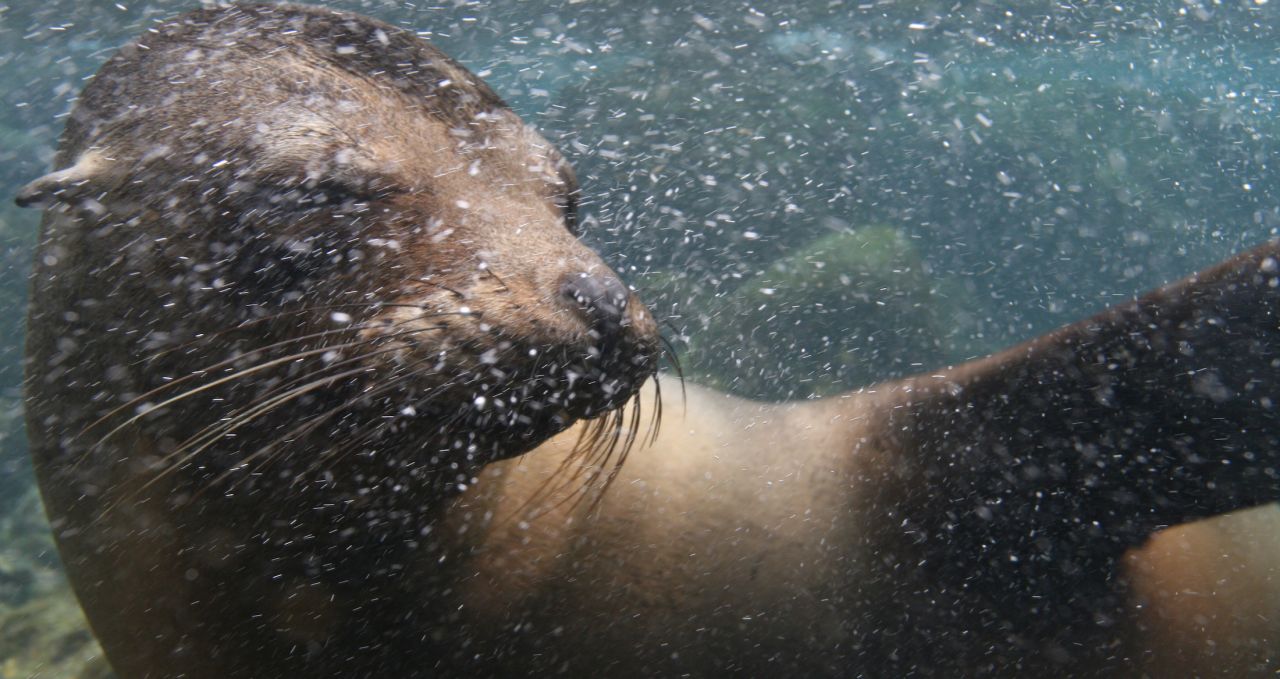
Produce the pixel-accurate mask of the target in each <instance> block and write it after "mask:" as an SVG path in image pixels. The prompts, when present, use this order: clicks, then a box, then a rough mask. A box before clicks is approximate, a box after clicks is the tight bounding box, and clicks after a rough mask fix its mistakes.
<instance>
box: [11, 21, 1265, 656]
mask: <svg viewBox="0 0 1280 679" xmlns="http://www.w3.org/2000/svg"><path fill="white" fill-rule="evenodd" d="M331 4H332V5H333V6H336V7H341V8H345V9H354V10H357V11H361V12H364V13H367V14H371V15H374V16H377V17H379V18H381V19H384V20H386V21H389V22H392V23H395V24H398V25H402V26H406V27H409V28H412V29H413V30H415V31H418V32H419V33H420V34H421V35H423V36H424V37H426V38H428V39H430V40H432V41H433V42H435V43H436V44H437V45H438V46H440V47H442V48H443V49H444V50H445V51H447V52H449V53H450V54H452V55H453V56H455V57H456V58H458V59H459V60H460V61H462V62H463V63H464V64H466V65H467V66H468V67H470V68H471V69H473V70H474V71H476V72H478V73H480V74H481V75H482V76H484V77H485V78H486V79H487V80H488V81H489V82H490V84H491V85H493V87H494V88H495V89H496V90H497V91H498V92H499V93H501V94H502V95H503V96H505V97H506V98H507V99H508V100H509V101H510V102H511V103H512V104H513V106H514V107H515V108H516V109H517V110H518V111H519V112H520V113H521V114H522V115H524V116H525V117H526V118H527V119H528V120H530V121H532V122H533V123H535V124H536V125H537V126H538V127H540V128H541V129H542V130H543V131H544V132H545V133H546V134H547V136H548V137H549V138H551V139H552V140H553V141H555V142H557V143H558V144H559V145H560V146H561V148H562V149H563V150H564V151H565V154H566V155H567V156H568V157H569V158H570V159H571V160H572V161H573V162H574V163H575V165H576V166H577V169H578V174H579V177H580V178H581V180H582V184H583V187H584V191H585V195H586V200H585V205H584V207H585V209H586V210H587V212H588V213H589V217H588V219H587V225H588V226H587V233H586V236H585V237H586V239H587V240H588V241H589V242H590V243H591V244H592V245H593V246H594V247H596V248H598V249H599V250H600V251H601V252H602V253H603V254H604V255H605V257H606V259H607V260H608V261H609V263H610V264H612V265H613V266H614V267H615V268H616V269H618V270H619V271H620V272H621V273H622V274H623V276H624V277H625V278H626V279H627V280H628V281H629V282H630V283H632V284H633V285H635V286H637V287H638V288H639V289H640V290H641V291H642V292H643V294H644V296H645V298H646V299H647V300H649V301H650V303H651V305H652V306H653V308H654V309H655V311H657V313H658V314H659V316H660V317H662V318H664V319H666V321H665V323H666V326H667V333H668V334H669V335H670V336H672V337H673V338H677V339H678V340H679V343H680V344H681V346H682V349H683V351H682V354H683V357H684V358H683V360H684V363H685V367H686V372H687V373H689V374H690V375H692V376H693V378H694V379H697V380H699V381H703V382H709V383H712V384H715V385H717V386H719V387H720V388H722V389H726V390H730V391H733V392H735V393H738V394H742V395H748V396H754V397H759V398H771V399H780V398H804V397H809V396H812V395H819V394H826V393H831V392H832V391H835V390H840V389H847V388H852V387H856V386H858V385H862V384H867V383H870V382H873V381H876V380H880V379H885V378H890V377H895V376H900V375H903V374H907V373H911V372H915V371H918V370H924V369H927V368H929V367H931V366H937V365H942V364H946V363H951V362H956V361H959V360H963V359H965V358H969V357H972V356H977V355H982V354H985V353H987V352H990V351H992V350H994V349H998V348H1000V347H1002V346H1005V345H1007V344H1010V343H1013V342H1016V341H1019V340H1022V339H1026V338H1028V337H1031V336H1034V335H1036V334H1039V333H1041V332H1044V331H1046V330H1049V329H1051V328H1053V327H1055V326H1057V325H1060V324H1062V323H1065V322H1068V321H1070V320H1074V319H1076V318H1079V317H1081V316H1083V315H1086V314H1088V313H1090V312H1092V311H1095V310H1098V309H1100V308H1102V307H1104V306H1106V305H1108V304H1110V303H1114V302H1117V301H1121V300H1123V299H1126V298H1129V297H1131V296H1132V295H1133V294H1134V293H1136V292H1139V291H1141V290H1143V289H1146V288H1149V287H1152V286H1155V285H1158V284H1160V283H1162V282H1164V281H1167V280H1170V279H1173V278H1176V277H1179V276H1181V275H1183V274H1186V273H1189V272H1191V271H1193V270H1195V269H1197V268H1199V267H1201V266H1204V265H1206V264H1208V263H1210V262H1212V261H1214V260H1216V259H1219V258H1221V257H1223V256H1225V255H1227V254H1228V253H1230V252H1232V251H1235V250H1238V249H1241V248H1243V247H1244V246H1246V245H1249V244H1252V243H1255V242H1259V241H1261V240H1264V239H1266V238H1267V237H1269V236H1272V235H1274V234H1275V232H1276V228H1277V225H1278V224H1280V204H1278V203H1277V197H1278V195H1280V185H1278V184H1277V179H1278V177H1277V172H1276V169H1275V168H1274V167H1273V160H1272V159H1273V158H1274V157H1275V151H1276V145H1277V144H1276V139H1277V138H1280V135H1277V127H1280V122H1277V116H1276V105H1277V101H1278V100H1280V85H1278V84H1277V83H1280V63H1278V62H1280V53H1277V51H1276V45H1277V44H1280V41H1278V40H1277V39H1278V38H1280V36H1278V35H1277V33H1278V32H1280V31H1278V29H1277V27H1278V26H1280V21H1278V19H1280V16H1278V15H1277V8H1276V7H1275V5H1274V4H1269V3H1267V2H1266V1H1265V0H1248V1H1237V0H1223V1H1221V2H1212V1H1209V0H1204V1H1203V2H1200V1H1196V0H1178V1H1166V2H1134V3H1123V4H1119V3H1091V4H1089V6H1088V7H1071V6H1067V5H1068V3H1062V2H1040V1H1033V2H1017V3H1014V2H1002V3H996V2H975V3H968V4H967V6H966V7H962V8H958V9H957V8H952V4H953V3H950V2H947V3H940V2H857V1H841V0H830V1H829V0H814V1H811V2H796V3H773V2H769V3H766V2H759V3H754V4H753V3H752V2H741V1H737V0H734V1H720V0H717V1H710V2H698V3H690V4H689V5H686V4H684V3H677V2H630V1H625V2H624V1H622V0H612V1H610V0H602V1H597V0H571V1H569V2H546V3H541V2H504V3H499V2H492V3H491V2H463V1H461V0H457V1H452V2H445V3H425V2H424V3H416V2H389V1H388V2H380V1H374V0H370V1H366V2H339V3H331ZM190 6H191V3H185V2H138V3H135V2H127V1H126V2H122V3H120V4H113V3H111V2H106V3H95V4H94V5H93V6H92V7H87V6H82V4H81V3H76V2H68V1H65V0H53V1H42V2H34V1H32V0H14V1H9V2H5V1H3V0H0V196H4V197H5V199H4V201H3V202H2V203H0V309H2V310H3V313H0V678H2V677H26V676H30V675H32V673H38V674H39V676H51V677H74V676H82V677H89V676H103V675H102V673H103V672H105V670H104V669H103V667H102V666H101V663H97V662H95V661H94V660H93V659H92V658H93V655H94V650H93V646H92V643H91V641H90V638H89V637H88V635H87V633H86V632H85V631H84V630H83V627H82V623H81V622H80V620H79V619H78V617H77V611H76V609H75V607H74V605H73V603H72V601H71V599H70V597H69V595H68V594H67V592H66V590H65V585H64V584H63V583H62V581H61V580H60V578H59V576H58V574H57V570H56V557H55V556H54V554H53V552H52V551H51V542H50V541H49V539H48V537H47V535H46V532H47V527H46V526H45V525H44V523H43V517H42V516H41V515H40V511H39V505H38V500H37V499H36V496H35V494H34V492H33V490H32V485H31V479H30V475H29V467H28V464H27V462H26V449H25V443H24V441H23V436H22V431H21V430H22V425H21V418H22V415H21V398H20V391H21V390H20V381H21V365H20V357H21V345H22V327H21V326H22V323H21V319H22V315H23V306H24V299H25V295H26V282H25V277H26V274H27V271H28V269H29V267H28V262H27V260H28V258H29V256H30V249H31V245H32V243H33V241H34V239H35V233H36V228H37V222H38V215H37V214H36V213H35V212H31V211H22V210H19V209H17V208H16V207H13V206H12V204H11V202H10V200H9V198H8V197H10V196H12V195H13V194H14V193H15V191H16V190H17V188H18V187H19V186H21V185H22V184H23V183H24V182H26V181H29V180H30V179H33V178H35V177H36V176H39V175H40V174H42V173H43V172H45V171H47V170H48V165H49V162H50V159H51V157H52V154H53V150H54V146H55V144H56V141H57V135H58V133H59V131H60V129H61V122H60V121H61V118H62V117H63V116H64V115H65V114H66V112H67V111H68V109H69V107H70V106H71V104H72V102H73V101H74V97H75V96H76V94H77V92H78V91H79V89H80V87H81V86H82V85H83V83H84V81H85V79H86V78H88V77H89V76H90V75H92V73H93V72H94V70H95V69H96V67H97V66H98V65H99V64H100V63H101V62H102V61H103V60H105V59H106V57H107V56H109V55H110V53H111V52H112V51H113V50H114V49H115V48H116V47H117V46H119V45H120V44H121V43H122V42H124V41H126V40H127V39H129V38H130V37H132V36H133V35H135V34H137V33H139V32H141V31H143V30H145V29H146V27H147V26H148V25H150V24H151V23H153V22H154V21H156V20H158V19H161V18H164V17H167V16H171V15H173V14H175V13H177V12H179V11H181V10H182V9H186V8H189V7H190Z"/></svg>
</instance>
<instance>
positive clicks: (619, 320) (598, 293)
mask: <svg viewBox="0 0 1280 679" xmlns="http://www.w3.org/2000/svg"><path fill="white" fill-rule="evenodd" d="M560 294H561V296H563V297H564V298H565V299H566V300H568V301H569V302H571V303H572V304H573V305H574V306H576V307H577V308H578V309H580V310H581V311H582V313H583V314H584V315H586V317H587V320H588V322H590V323H591V327H592V328H593V329H595V330H597V331H599V332H601V333H602V334H604V335H613V334H616V333H617V332H618V331H619V330H621V328H622V327H623V326H624V325H625V324H626V322H627V300H629V299H630V298H631V291H630V290H628V289H627V286H626V285H624V284H623V282H622V281H621V280H619V279H618V277H617V276H615V275H613V273H612V272H608V273H587V272H579V273H573V274H569V275H568V276H565V278H564V282H563V283H561V285H560Z"/></svg>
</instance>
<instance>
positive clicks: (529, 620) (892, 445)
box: [19, 5, 1280, 679]
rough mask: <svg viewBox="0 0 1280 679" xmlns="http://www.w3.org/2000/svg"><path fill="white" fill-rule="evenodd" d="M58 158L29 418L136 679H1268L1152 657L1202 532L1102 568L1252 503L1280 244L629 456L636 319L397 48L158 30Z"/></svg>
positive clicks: (466, 97) (41, 271)
mask: <svg viewBox="0 0 1280 679" xmlns="http://www.w3.org/2000/svg"><path fill="white" fill-rule="evenodd" d="M246 82H251V83H252V84H253V86H252V87H246V86H244V83H246ZM56 166H57V170H56V171H55V172H53V173H52V174H50V175H47V176H46V177H44V178H41V179H39V180H37V181H36V182H33V183H32V184H31V185H30V186H29V187H28V188H27V189H24V191H23V192H22V193H21V194H20V196H19V201H20V202H21V203H24V204H35V203H45V204H48V205H49V209H48V211H47V213H46V221H45V226H44V231H43V235H42V242H41V246H40V250H39V252H38V254H37V258H36V259H37V268H36V272H35V275H34V283H33V301H32V310H31V316H30V322H29V340H28V365H27V370H28V381H27V410H28V423H29V429H30V433H31V439H32V448H33V454H34V458H35V463H36V469H37V473H38V475H39V479H40V483H41V489H42V492H43V494H44V498H45V502H46V506H47V509H48V512H49V515H50V519H51V521H52V523H53V526H54V530H55V533H56V535H57V538H58V543H59V548H60V550H61V553H62V555H63V558H64V561H65V562H66V565H67V569H68V572H69V574H70V578H71V581H72V583H73V585H74V587H75V589H76V593H77V595H78V596H79V598H80V601H81V603H82V604H83V607H84V609H85V611H86V613H87V615H88V618H89V620H90V622H91V624H92V626H93V628H94V632H95V634H96V635H97V636H98V638H99V639H100V640H101V642H102V644H103V647H104V649H105V651H106V653H107V655H108V657H109V659H110V660H111V663H112V665H113V667H114V668H115V670H116V671H117V672H118V674H119V675H120V676H122V677H124V678H126V679H132V678H134V677H177V676H182V677H188V678H194V679H206V678H207V679H215V678H216V679H227V678H230V677H245V678H252V679H266V678H271V677H300V676H305V677H334V678H338V677H341V678H344V679H350V678H353V677H419V676H422V677H425V676H522V675H524V676H535V675H536V676H542V675H546V674H551V673H565V674H569V675H593V676H594V675H607V676H627V675H632V676H654V675H675V674H694V675H717V674H776V675H795V676H913V675H922V676H973V675H1014V676H1023V675H1027V674H1032V673H1037V672H1038V673H1047V674H1051V675H1072V676H1081V675H1086V676H1087V675H1113V676H1114V675H1121V676H1123V675H1126V674H1132V673H1135V672H1141V671H1144V670H1146V669H1149V668H1167V667H1177V666H1189V665H1183V664H1180V663H1181V661H1182V660H1183V659H1184V658H1185V657H1191V658H1192V659H1203V658H1210V659H1211V661H1210V667H1209V668H1210V669H1217V670H1223V671H1226V672H1227V673H1231V674H1234V675H1235V676H1239V675H1241V674H1245V673H1250V672H1256V671H1259V670H1260V669H1261V668H1265V667H1267V666H1268V665H1269V664H1270V663H1272V658H1273V656H1272V654H1271V650H1270V648H1269V644H1268V643H1267V642H1266V639H1275V638H1277V637H1275V636H1270V637H1268V636H1267V635H1268V634H1270V631H1265V632H1259V636H1258V637H1253V638H1251V639H1245V638H1243V635H1245V634H1248V633H1249V632H1248V631H1245V630H1243V629H1242V628H1241V627H1234V628H1232V629H1231V631H1230V632H1229V633H1228V634H1229V635H1230V638H1229V639H1222V640H1221V643H1218V640H1217V639H1212V638H1211V639H1210V640H1211V641H1214V642H1215V644H1216V645H1215V646H1213V648H1216V649H1230V652H1231V654H1232V655H1231V658H1230V660H1229V661H1226V660H1223V661H1221V662H1218V661H1219V660H1221V658H1219V657H1216V656H1214V655H1213V654H1212V653H1209V652H1208V651H1205V652H1204V653H1189V652H1188V651H1187V650H1186V648H1185V642H1186V640H1187V639H1188V638H1191V637H1194V635H1195V634H1196V633H1197V632H1196V630H1191V632H1188V631H1187V629H1188V628H1187V627H1186V625H1185V620H1183V619H1182V617H1181V613H1180V610H1181V609H1180V608H1179V606H1178V604H1179V601H1178V600H1177V597H1176V596H1174V597H1170V596H1167V595H1168V593H1169V592H1170V588H1176V587H1177V586H1178V585H1177V584H1170V583H1178V582H1185V579H1182V580H1180V579H1179V577H1178V576H1177V574H1176V572H1175V571H1176V570H1177V568H1181V567H1185V564H1186V562H1187V557H1186V555H1187V554H1196V553H1199V554H1204V553H1205V552H1204V551H1203V550H1205V549H1213V548H1216V547H1220V546H1221V543H1220V542H1215V541H1218V540H1219V539H1220V538H1222V535H1223V534H1222V533H1218V532H1215V531H1212V530H1209V531H1207V532H1206V531H1202V532H1199V533H1197V532H1196V530H1191V529H1188V530H1185V531H1184V532H1182V533H1180V534H1173V535H1174V537H1179V535H1180V538H1179V539H1182V540H1184V541H1186V543H1187V544H1192V543H1193V542H1199V543H1200V547H1198V548H1197V547H1195V546H1192V547H1189V548H1187V549H1182V548H1181V547H1179V546H1178V545H1176V544H1169V543H1167V542H1166V543H1161V540H1162V538H1161V537H1157V538H1156V544H1154V545H1149V546H1148V548H1147V551H1144V552H1139V553H1137V554H1138V556H1134V554H1135V552H1134V551H1133V550H1135V549H1139V548H1142V547H1143V546H1144V545H1146V544H1147V542H1148V540H1149V538H1150V536H1151V535H1153V534H1157V532H1158V531H1160V530H1161V529H1164V528H1166V527H1168V526H1173V525H1177V524H1182V523H1184V522H1188V521H1193V520H1196V519H1200V518H1204V517H1209V516H1213V515H1216V514H1220V513H1224V512H1228V511H1232V510H1235V509H1240V508H1245V507H1250V506H1254V505H1258V504H1261V503H1265V502H1270V501H1273V500H1275V499H1276V498H1277V497H1280V481H1277V475H1276V473H1275V468H1276V462H1277V453H1280V443H1278V442H1277V436H1278V435H1277V434H1276V433H1275V432H1280V428H1277V427H1276V421H1275V414H1274V411H1273V404H1274V403H1276V402H1280V374H1278V373H1280V329H1278V328H1280V325H1278V324H1277V322H1276V317H1275V310H1276V309H1277V304H1276V302H1277V301H1278V300H1277V296H1278V295H1280V292H1278V288H1277V285H1276V284H1277V281H1278V280H1280V279H1278V278H1277V277H1278V276H1280V272H1278V271H1277V269H1280V266H1278V265H1277V264H1276V262H1277V258H1280V250H1278V246H1277V245H1276V244H1275V243H1272V244H1268V245H1264V246H1262V247H1260V248H1258V249H1255V250H1253V251H1250V252H1247V253H1244V254H1242V255H1240V256H1238V257H1236V258H1234V259H1232V260H1229V261H1228V262H1225V263H1223V264H1221V265H1219V266H1218V267H1215V268H1213V269H1210V270H1206V271H1205V272H1202V273H1201V274H1198V275H1197V276H1195V277H1193V278H1191V279H1188V280H1185V281H1182V282H1180V283H1177V284H1174V285H1172V286H1170V287H1167V288H1164V289H1161V290H1159V291H1156V292H1154V293H1152V294H1151V295H1149V296H1146V297H1144V298H1142V299H1140V300H1137V301H1135V302H1133V303H1131V304H1128V305H1123V306H1120V307H1116V308H1114V309H1112V310H1109V311H1106V312H1104V313H1102V314H1100V315H1099V316H1096V317H1094V318H1092V319H1089V320H1086V321H1083V322H1081V323H1078V324H1074V325H1071V326H1067V327H1065V328H1063V329H1060V330H1058V331H1055V332H1054V333H1051V334H1050V335H1047V336H1045V337H1043V338H1040V339H1038V340H1035V341H1033V342H1030V343H1027V344H1025V345H1022V346H1019V347H1015V348H1013V349H1010V350H1008V351H1005V352H1002V353H1000V354H997V355H995V356H992V357H989V358H986V359H983V360H980V361H975V362H973V363H969V364H965V365H961V366H957V367H955V368H952V369H948V370H941V371H938V372H936V373H931V374H927V375H921V376H917V377H914V378H909V379H906V380H901V381H898V382H893V383H888V384H883V385H878V386H876V387H873V388H869V389H865V390H861V391H858V392H855V393H851V394H846V395H844V396H841V397H836V398H831V399H827V400H822V401H814V402H806V403H796V404H781V405H765V404H758V403H751V402H746V401H741V400H737V399H732V398H729V397H725V396H722V395H717V394H714V393H712V392H709V391H706V390H702V389H699V388H697V387H695V386H693V385H689V386H688V396H687V398H686V399H681V398H679V397H678V396H677V395H676V392H678V391H679V388H678V387H679V385H677V384H675V383H673V382H671V381H665V382H660V383H659V384H663V383H665V384H666V387H667V388H666V389H664V393H663V396H661V397H660V398H661V399H662V401H661V403H662V404H663V405H664V411H665V412H666V416H665V418H664V419H665V422H664V424H663V427H662V428H661V430H660V434H659V435H658V438H656V439H655V440H653V441H648V440H646V438H645V437H644V436H637V434H639V433H640V429H641V425H642V423H643V422H644V421H645V418H646V413H649V412H653V410H652V406H651V405H650V402H649V401H648V400H646V399H647V395H646V394H644V393H641V394H640V397H639V400H636V394H637V389H638V388H639V385H640V384H641V383H643V382H644V381H645V380H646V379H647V378H648V377H649V376H650V375H651V374H652V372H653V370H654V364H655V360H656V354H657V350H656V346H657V337H656V330H655V326H654V323H653V321H652V319H651V318H650V317H649V315H648V313H647V312H645V311H644V309H643V307H642V305H640V304H639V303H638V301H637V300H635V299H634V297H633V296H632V295H631V294H630V293H629V291H627V290H626V288H625V287H623V286H622V284H621V283H620V282H619V281H618V279H617V278H616V276H615V275H614V274H613V273H612V272H609V271H608V270H607V268H606V267H604V265H603V264H602V263H600V261H599V259H598V258H597V257H596V256H595V255H594V254H592V253H591V252H590V251H589V250H587V249H586V248H585V247H584V246H582V245H581V244H580V243H578V242H577V240H576V239H575V238H573V235H572V234H571V232H570V231H569V228H568V227H572V226H573V224H572V222H573V205H574V199H575V193H576V187H575V185H574V182H573V177H572V173H571V171H570V170H569V168H568V166H567V165H566V164H565V163H564V161H563V159H562V158H560V156H559V154H557V153H556V152H555V150H554V149H553V148H551V146H550V145H549V144H547V143H546V142H545V140H543V139H542V138H541V137H540V136H538V135H537V134H536V133H535V132H533V131H532V130H530V129H529V128H528V127H526V126H525V125H524V124H523V123H521V122H520V121H519V119H518V118H516V117H515V116H514V114H512V113H511V112H510V111H509V110H507V109H506V108H505V107H504V106H503V105H502V104H501V101H500V100H499V99H498V98H497V96H496V95H494V94H493V93H492V92H491V91H489V90H488V88H487V87H485V86H484V85H483V83H481V82H480V81H479V80H478V79H476V78H475V77H474V76H473V75H471V74H469V73H468V72H466V71H465V69H463V68H462V67H461V66H459V65H457V64H456V63H454V62H452V61H450V60H449V59H448V58H447V57H445V56H444V55H443V54H440V53H439V52H438V51H436V50H434V49H433V48H431V47H429V46H428V45H426V44H425V43H424V42H422V41H421V40H419V39H417V38H416V37H415V36H413V35H411V34H409V33H407V32H404V31H401V30H398V29H395V28H393V27H390V26H387V25H385V24H381V23H379V22H376V21H373V20H370V19H366V18H363V17H358V16H356V15H351V14H343V13H337V12H328V11H325V10H319V9H310V8H301V7H294V6H288V5H282V6H256V5H250V6H235V7H227V8H218V9H211V10H204V11H200V12H195V13H193V14H190V15H186V16H184V17H180V18H178V19H175V20H173V21H171V22H167V23H165V24H163V25H161V26H159V27H157V28H156V29H155V31H154V32H152V33H149V34H148V35H147V36H144V38H143V39H141V40H140V42H139V43H137V44H135V45H132V46H129V47H126V48H125V49H124V50H122V52H121V53H120V54H119V55H118V56H117V57H115V58H113V59H112V60H111V61H110V62H108V64H107V65H106V66H104V67H103V69H102V71H101V72H100V73H99V74H98V76H96V77H95V79H94V81H93V82H92V83H91V84H90V85H89V86H88V88H87V89H86V91H85V93H84V95H83V96H82V97H81V99H80V103H79V105H78V106H77V108H76V109H75V111H73V113H72V115H71V117H70V119H69V123H68V129H67V133H66V136H65V138H64V142H63V146H62V148H61V150H60V152H59V155H58V158H57V161H56ZM654 398H659V397H657V396H656V395H655V396H654ZM627 403H630V405H625V404H627ZM641 408H643V411H642V410H640V409H641ZM601 414H603V417H602V418H598V419H595V420H592V421H590V422H588V423H587V424H585V425H583V424H579V425H578V429H574V430H570V431H568V432H565V433H561V434H559V436H556V435H557V433H559V432H561V431H563V430H565V429H566V428H568V427H570V426H571V425H572V424H573V423H574V422H575V421H577V420H581V419H582V418H587V417H592V416H597V415H601ZM602 423H603V426H602ZM583 428H585V429H586V430H587V434H586V436H585V439H582V438H578V437H577V436H578V434H579V433H580V431H579V429H583ZM583 440H585V444H580V443H577V442H579V441H583ZM611 440H612V441H614V443H610V441H611ZM544 442H546V443H545V444H544V445H542V447H538V446H539V444H543V443H544ZM529 451H532V452H529ZM522 453H523V454H524V455H523V456H522V455H521V454H522ZM627 453H629V455H626V454H627ZM624 456H625V457H627V460H626V464H625V465H623V466H621V468H618V467H616V466H614V464H615V462H616V460H618V459H619V458H621V457H624ZM615 474H616V476H615ZM609 481H611V483H609ZM1159 535H1170V534H1167V533H1166V534H1159ZM1197 549H1200V550H1202V551H1199V552H1197V551H1196V550H1197ZM1180 550H1181V551H1180ZM1180 554H1181V556H1180ZM1179 559H1182V562H1181V563H1182V564H1183V566H1179ZM1191 561H1193V562H1194V558H1192V559H1191ZM1192 570H1194V568H1192ZM1261 580H1265V578H1261V579H1260V582H1261ZM1265 586H1266V583H1261V584H1259V585H1257V586H1250V587H1245V588H1242V589H1241V590H1239V593H1238V596H1240V597H1252V598H1254V600H1255V601H1256V600H1261V597H1259V596H1257V594H1258V592H1260V591H1261V590H1262V589H1265ZM1268 591H1269V590H1268ZM1162 597H1163V598H1162ZM1171 601H1172V604H1170V602H1171ZM1228 605H1230V602H1228ZM1161 612H1164V613H1169V617H1163V616H1162V615H1161V614H1160V613H1161ZM1170 612H1172V613H1170ZM1189 634H1190V636H1188V635H1189ZM1258 638H1262V639H1263V641H1262V642H1260V643H1253V642H1256V641H1257V639H1258ZM1237 642H1238V643H1237ZM1197 648H1200V649H1208V648H1210V646H1208V645H1206V644H1199V645H1198V646H1197ZM1214 662H1217V663H1218V664H1216V665H1214V664H1213V663H1214Z"/></svg>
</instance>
